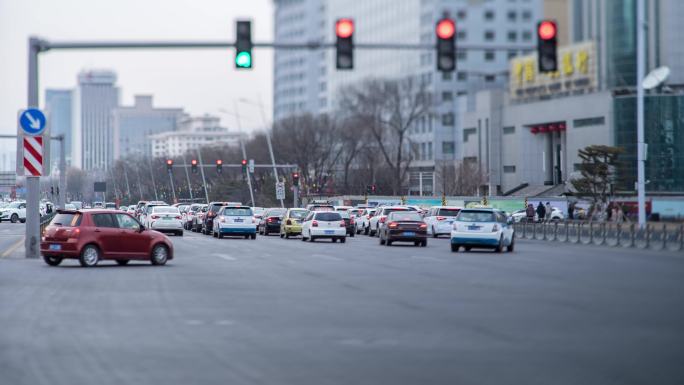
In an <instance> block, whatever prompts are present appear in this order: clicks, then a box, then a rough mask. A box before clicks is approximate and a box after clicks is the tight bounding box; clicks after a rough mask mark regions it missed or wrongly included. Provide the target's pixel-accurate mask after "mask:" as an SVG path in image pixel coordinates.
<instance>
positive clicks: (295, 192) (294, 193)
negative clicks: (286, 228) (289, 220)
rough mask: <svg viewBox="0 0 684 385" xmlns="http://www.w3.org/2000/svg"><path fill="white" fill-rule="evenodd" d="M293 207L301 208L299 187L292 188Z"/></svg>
mask: <svg viewBox="0 0 684 385" xmlns="http://www.w3.org/2000/svg"><path fill="white" fill-rule="evenodd" d="M292 207H295V208H297V207H299V186H292Z"/></svg>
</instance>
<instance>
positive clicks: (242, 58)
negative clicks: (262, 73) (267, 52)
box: [235, 51, 252, 68]
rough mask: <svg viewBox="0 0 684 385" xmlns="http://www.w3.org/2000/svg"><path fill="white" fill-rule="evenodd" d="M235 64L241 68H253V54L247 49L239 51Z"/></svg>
mask: <svg viewBox="0 0 684 385" xmlns="http://www.w3.org/2000/svg"><path fill="white" fill-rule="evenodd" d="M235 65H236V66H238V67H240V68H252V54H251V53H249V52H246V51H243V52H238V54H237V56H235Z"/></svg>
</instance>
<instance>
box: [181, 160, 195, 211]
mask: <svg viewBox="0 0 684 385" xmlns="http://www.w3.org/2000/svg"><path fill="white" fill-rule="evenodd" d="M183 170H185V179H186V180H187V181H188V190H189V191H190V201H191V202H192V201H194V200H195V198H193V197H192V185H191V184H190V173H188V162H186V160H185V154H183Z"/></svg>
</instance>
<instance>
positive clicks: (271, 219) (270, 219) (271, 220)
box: [266, 217, 276, 222]
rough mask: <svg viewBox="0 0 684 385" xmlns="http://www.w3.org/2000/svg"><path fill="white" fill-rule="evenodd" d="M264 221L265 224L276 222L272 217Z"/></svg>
mask: <svg viewBox="0 0 684 385" xmlns="http://www.w3.org/2000/svg"><path fill="white" fill-rule="evenodd" d="M266 221H267V222H275V221H276V219H275V218H273V217H271V218H268V219H267V220H266Z"/></svg>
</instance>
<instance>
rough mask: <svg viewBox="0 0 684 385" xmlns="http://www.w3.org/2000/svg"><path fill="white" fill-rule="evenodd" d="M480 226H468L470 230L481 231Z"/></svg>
mask: <svg viewBox="0 0 684 385" xmlns="http://www.w3.org/2000/svg"><path fill="white" fill-rule="evenodd" d="M479 229H480V226H468V230H479Z"/></svg>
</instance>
